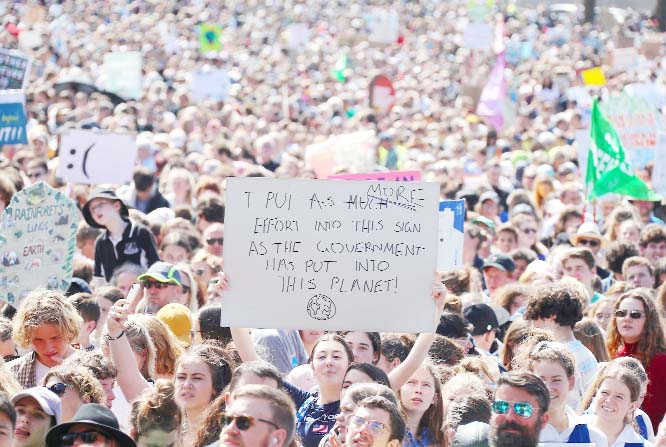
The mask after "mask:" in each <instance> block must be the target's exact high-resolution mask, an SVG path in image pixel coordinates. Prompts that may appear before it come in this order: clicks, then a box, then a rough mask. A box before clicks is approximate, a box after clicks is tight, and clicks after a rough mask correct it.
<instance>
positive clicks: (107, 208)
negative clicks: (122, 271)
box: [81, 188, 160, 282]
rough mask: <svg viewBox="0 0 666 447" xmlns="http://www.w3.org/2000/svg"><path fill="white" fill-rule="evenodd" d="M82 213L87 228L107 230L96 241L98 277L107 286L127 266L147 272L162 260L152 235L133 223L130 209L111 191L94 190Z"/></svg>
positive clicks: (94, 272) (144, 228)
mask: <svg viewBox="0 0 666 447" xmlns="http://www.w3.org/2000/svg"><path fill="white" fill-rule="evenodd" d="M81 213H82V214H83V218H84V219H85V220H86V222H87V223H88V225H90V226H91V227H93V228H102V229H105V230H106V231H105V232H104V233H102V234H101V235H99V237H98V238H97V240H96V241H95V267H94V271H93V274H94V276H95V277H99V278H104V279H105V280H106V281H107V282H108V281H110V280H111V277H112V276H113V272H114V270H115V269H116V268H117V267H119V266H120V265H122V264H124V263H132V264H137V265H140V266H142V267H143V268H148V266H149V265H150V264H152V263H154V262H156V261H159V260H160V257H159V255H158V254H157V244H156V242H155V237H154V236H153V234H152V233H151V232H150V230H149V229H148V228H146V227H145V226H143V225H141V224H138V223H135V222H132V221H131V220H130V218H129V210H128V209H127V206H125V204H124V203H123V201H122V200H120V199H119V198H118V196H117V195H116V193H115V192H114V191H113V190H112V189H108V188H106V189H105V188H98V189H96V190H94V191H93V192H92V194H91V195H90V197H89V198H88V201H87V202H86V204H85V205H84V206H83V208H82V209H81Z"/></svg>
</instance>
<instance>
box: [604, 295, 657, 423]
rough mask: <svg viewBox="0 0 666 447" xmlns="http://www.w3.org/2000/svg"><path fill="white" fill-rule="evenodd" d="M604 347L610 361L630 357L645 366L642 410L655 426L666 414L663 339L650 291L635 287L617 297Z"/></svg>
mask: <svg viewBox="0 0 666 447" xmlns="http://www.w3.org/2000/svg"><path fill="white" fill-rule="evenodd" d="M606 346H608V352H609V353H610V355H611V357H612V358H617V357H626V356H631V357H634V358H636V359H638V360H640V362H641V363H642V364H643V366H644V367H645V371H646V372H647V375H648V379H649V382H648V388H647V394H646V395H645V400H644V401H643V406H642V409H643V411H645V412H646V413H647V415H648V416H649V417H650V420H651V421H652V425H653V426H655V427H656V426H658V425H659V422H660V421H661V420H662V418H663V417H664V414H665V413H666V399H664V396H666V338H665V337H664V328H663V325H662V324H661V319H660V317H659V313H658V311H657V309H656V307H655V304H654V292H653V291H652V290H650V289H647V288H638V289H635V290H632V291H630V292H627V293H625V294H623V295H622V296H620V298H618V300H617V301H616V302H615V306H614V307H613V313H612V317H611V321H610V323H609V328H608V336H607V338H606Z"/></svg>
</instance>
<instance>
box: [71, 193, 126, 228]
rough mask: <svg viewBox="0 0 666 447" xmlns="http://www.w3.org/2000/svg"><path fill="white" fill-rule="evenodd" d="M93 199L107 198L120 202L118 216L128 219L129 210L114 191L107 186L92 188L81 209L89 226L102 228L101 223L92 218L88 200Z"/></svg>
mask: <svg viewBox="0 0 666 447" xmlns="http://www.w3.org/2000/svg"><path fill="white" fill-rule="evenodd" d="M94 199H107V200H113V201H118V202H120V217H122V218H123V219H124V220H127V221H129V210H128V209H127V206H126V205H125V203H123V201H122V200H120V199H119V198H118V196H117V195H116V192H115V191H114V190H112V189H108V188H98V189H96V190H94V191H93V192H92V194H90V197H88V201H87V202H86V204H85V205H83V209H82V210H81V213H82V214H83V218H84V219H85V220H86V223H87V224H88V225H90V226H91V227H94V228H104V227H103V226H102V225H100V224H98V223H97V222H95V219H93V217H92V213H91V212H90V202H92V201H93V200H94Z"/></svg>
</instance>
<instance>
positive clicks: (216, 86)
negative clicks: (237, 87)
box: [190, 67, 231, 102]
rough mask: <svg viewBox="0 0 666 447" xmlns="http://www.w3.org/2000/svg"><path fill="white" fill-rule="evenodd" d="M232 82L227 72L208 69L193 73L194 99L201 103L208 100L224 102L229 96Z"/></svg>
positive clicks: (191, 89)
mask: <svg viewBox="0 0 666 447" xmlns="http://www.w3.org/2000/svg"><path fill="white" fill-rule="evenodd" d="M230 88H231V80H230V79H229V75H228V74H227V72H226V70H222V69H219V68H207V69H206V67H205V68H204V69H203V70H200V71H196V72H194V73H192V79H191V80H190V91H191V92H192V99H193V100H194V101H196V102H201V101H204V100H206V99H212V100H215V101H224V100H225V99H227V96H228V95H229V89H230Z"/></svg>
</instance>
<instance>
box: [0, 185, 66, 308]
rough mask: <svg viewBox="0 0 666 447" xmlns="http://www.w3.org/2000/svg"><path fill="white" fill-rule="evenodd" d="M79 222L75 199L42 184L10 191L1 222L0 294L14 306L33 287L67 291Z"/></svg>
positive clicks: (0, 297) (16, 305)
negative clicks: (12, 192)
mask: <svg viewBox="0 0 666 447" xmlns="http://www.w3.org/2000/svg"><path fill="white" fill-rule="evenodd" d="M77 226H78V211H77V208H76V204H75V203H74V202H73V201H72V200H70V199H69V198H68V197H67V196H65V195H64V194H62V193H61V192H60V191H58V190H55V189H53V188H51V187H50V186H48V185H47V184H46V183H44V182H39V183H36V184H34V185H32V186H29V187H28V188H25V189H22V190H21V191H19V192H18V193H16V194H14V196H12V200H11V202H10V204H9V207H7V208H6V209H5V211H4V212H3V213H2V219H1V221H0V231H1V234H0V259H1V261H2V264H1V265H0V299H2V300H4V301H6V302H8V303H10V304H12V305H13V306H14V307H18V305H19V303H20V302H21V300H22V299H23V298H24V297H25V296H26V295H27V294H28V293H30V292H31V291H33V290H34V289H38V288H44V289H53V290H58V291H60V292H64V291H66V290H67V289H68V288H69V283H70V281H71V279H72V260H73V258H74V250H75V248H76V246H75V237H76V228H77Z"/></svg>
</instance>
